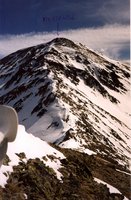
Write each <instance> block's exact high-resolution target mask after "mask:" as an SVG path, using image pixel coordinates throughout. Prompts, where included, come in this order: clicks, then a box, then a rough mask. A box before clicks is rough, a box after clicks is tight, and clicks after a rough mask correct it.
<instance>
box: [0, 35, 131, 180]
mask: <svg viewBox="0 0 131 200" xmlns="http://www.w3.org/2000/svg"><path fill="white" fill-rule="evenodd" d="M0 91H1V92H0V104H8V105H10V106H12V107H14V108H15V109H16V111H17V112H18V115H19V123H20V124H23V125H24V126H25V127H26V129H27V132H28V133H32V134H33V135H34V136H36V137H39V138H41V139H42V140H45V141H47V142H50V143H53V144H55V145H56V144H57V145H58V146H59V148H61V147H62V148H64V149H66V151H68V149H72V150H73V151H78V152H81V153H82V154H83V153H84V154H87V155H90V156H96V157H97V156H98V157H100V158H101V159H104V160H106V161H107V162H109V163H112V164H114V165H116V166H117V168H120V170H121V171H122V170H123V171H125V172H129V168H130V166H129V165H130V164H129V160H130V153H131V152H130V149H131V148H130V130H131V126H130V105H129V102H130V68H129V67H128V65H125V64H122V63H120V62H118V61H114V60H111V59H109V58H107V57H104V56H102V55H100V54H97V53H96V52H94V51H93V50H90V49H88V48H87V47H85V46H84V45H82V44H76V43H74V42H73V41H70V40H68V39H65V38H56V39H54V40H52V41H50V42H48V43H45V44H40V45H38V46H35V47H29V48H26V49H23V50H19V51H17V52H15V53H12V54H11V55H9V56H7V57H5V58H3V59H1V60H0ZM61 151H62V150H61ZM96 178H100V177H96ZM105 182H106V181H105Z"/></svg>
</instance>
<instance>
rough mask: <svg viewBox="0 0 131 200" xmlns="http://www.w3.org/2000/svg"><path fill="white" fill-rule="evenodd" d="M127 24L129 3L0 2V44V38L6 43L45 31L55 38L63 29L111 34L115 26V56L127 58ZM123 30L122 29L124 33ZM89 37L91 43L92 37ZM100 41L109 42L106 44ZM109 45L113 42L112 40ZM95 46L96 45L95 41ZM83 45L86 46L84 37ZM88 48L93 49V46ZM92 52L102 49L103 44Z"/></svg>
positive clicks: (122, 0) (105, 0)
mask: <svg viewBox="0 0 131 200" xmlns="http://www.w3.org/2000/svg"><path fill="white" fill-rule="evenodd" d="M129 23H130V1H129V0H81V1H80V0H0V44H2V41H1V39H2V40H3V38H4V39H5V38H6V39H7V40H8V42H9V41H10V37H11V38H12V36H13V37H14V38H15V36H16V37H18V36H19V35H23V34H25V36H27V34H32V33H33V34H38V33H42V34H43V33H45V32H46V33H47V32H48V33H49V34H51V33H52V32H56V35H55V34H54V37H57V35H58V34H59V35H62V33H63V31H67V30H68V31H70V30H71V31H74V30H76V32H77V33H78V30H83V32H84V30H89V32H90V37H91V30H93V31H94V30H95V29H96V33H98V32H97V31H98V30H99V29H101V30H103V27H104V28H105V31H104V32H106V28H107V27H108V31H109V27H110V28H111V31H114V30H113V29H112V27H115V30H116V27H119V30H120V27H122V31H123V32H121V31H120V34H118V33H117V34H118V38H119V37H120V38H119V41H118V39H117V40H116V46H117V45H118V46H119V47H120V42H122V45H121V49H119V52H117V57H118V58H119V57H120V59H129V30H128V28H129ZM123 27H125V31H126V34H125V33H124V30H123ZM117 32H118V31H117ZM127 32H128V33H127ZM114 34H115V33H114ZM122 34H125V37H126V38H125V39H123V35H122ZM120 35H121V36H120ZM28 36H29V35H28ZM22 37H23V36H22ZM87 37H88V34H87ZM93 37H94V41H95V40H96V38H95V34H94V35H93ZM97 37H98V36H97ZM112 38H113V36H112V37H111V41H110V42H112ZM121 38H122V39H123V40H121ZM100 39H101V40H102V35H100ZM107 40H109V38H108V39H107ZM80 42H81V41H80ZM104 42H105V43H109V41H108V42H107V41H104ZM113 42H115V40H114V39H113ZM96 43H98V39H97V40H96ZM86 44H87V45H88V41H87V38H86ZM89 44H90V41H89ZM101 45H102V43H101ZM96 46H98V44H96ZM21 47H22V46H21ZM91 47H92V48H94V49H95V45H93V46H91ZM2 48H3V47H0V55H2V52H1V49H2ZM4 48H5V47H4ZM104 48H105V45H104ZM107 48H108V47H107ZM107 48H106V49H107ZM96 49H97V50H99V49H103V45H102V46H100V47H99V48H98V47H97V48H96ZM116 49H117V47H116ZM118 54H119V56H118ZM115 56H116V55H115ZM115 56H114V57H115Z"/></svg>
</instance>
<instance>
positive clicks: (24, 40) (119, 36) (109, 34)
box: [0, 24, 130, 59]
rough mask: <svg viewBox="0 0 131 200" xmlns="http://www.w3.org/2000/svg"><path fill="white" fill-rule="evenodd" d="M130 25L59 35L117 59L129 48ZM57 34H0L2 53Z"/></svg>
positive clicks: (66, 32) (38, 42)
mask: <svg viewBox="0 0 131 200" xmlns="http://www.w3.org/2000/svg"><path fill="white" fill-rule="evenodd" d="M129 32H130V31H129V26H128V25H118V24H114V25H107V26H103V27H99V28H85V29H77V30H68V31H62V32H59V37H66V38H68V39H71V40H73V41H76V42H80V43H82V44H85V45H86V46H87V47H89V48H92V49H94V50H97V51H104V54H106V55H107V56H109V57H111V58H115V59H124V58H121V57H120V53H121V51H122V50H124V49H127V50H128V49H129V44H130V35H129ZM55 37H58V36H57V33H56V32H51V33H46V32H43V33H30V34H23V35H7V36H0V55H1V56H6V55H8V54H10V53H12V52H14V51H16V50H18V49H21V48H26V47H29V46H33V45H37V44H40V43H45V42H48V41H50V40H52V39H54V38H55Z"/></svg>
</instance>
